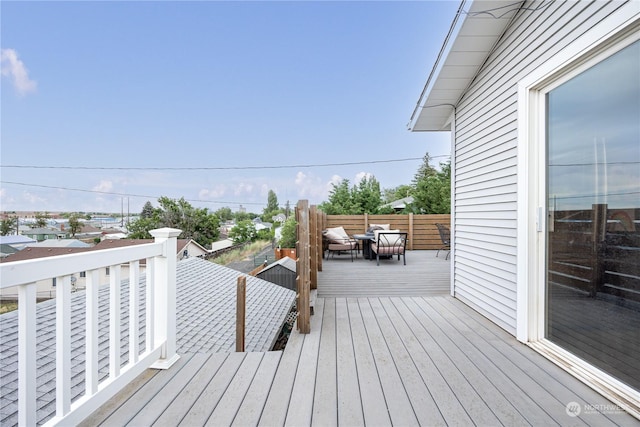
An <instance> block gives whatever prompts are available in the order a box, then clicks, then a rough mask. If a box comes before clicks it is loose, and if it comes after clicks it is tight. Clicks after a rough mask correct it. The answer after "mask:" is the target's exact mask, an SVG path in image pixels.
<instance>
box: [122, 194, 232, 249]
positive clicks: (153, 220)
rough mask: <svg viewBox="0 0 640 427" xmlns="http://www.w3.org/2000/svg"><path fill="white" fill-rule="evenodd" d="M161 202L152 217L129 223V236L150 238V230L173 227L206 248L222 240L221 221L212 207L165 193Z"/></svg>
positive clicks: (160, 199) (184, 236)
mask: <svg viewBox="0 0 640 427" xmlns="http://www.w3.org/2000/svg"><path fill="white" fill-rule="evenodd" d="M158 203H159V205H160V206H159V207H158V208H155V209H154V210H153V214H152V216H151V217H150V218H143V217H142V216H141V217H140V218H138V219H137V220H134V221H132V222H131V223H130V224H129V227H128V229H129V237H131V238H132V239H148V238H151V235H150V234H149V231H150V230H153V229H155V228H160V227H171V228H177V229H180V230H182V233H181V234H180V238H182V239H193V240H195V241H196V242H198V243H199V244H200V245H202V246H205V247H206V246H208V245H210V244H211V242H214V241H216V240H217V239H218V236H219V233H220V232H219V230H218V227H219V226H220V220H219V219H218V216H217V215H215V214H214V213H210V212H209V211H208V209H206V208H194V207H193V206H191V204H190V203H189V202H187V201H186V200H185V199H184V198H180V199H179V200H175V199H170V198H168V197H164V196H163V197H160V198H159V199H158Z"/></svg>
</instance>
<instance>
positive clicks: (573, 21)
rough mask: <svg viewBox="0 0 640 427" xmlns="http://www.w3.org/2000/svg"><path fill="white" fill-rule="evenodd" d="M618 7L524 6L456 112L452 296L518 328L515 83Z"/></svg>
mask: <svg viewBox="0 0 640 427" xmlns="http://www.w3.org/2000/svg"><path fill="white" fill-rule="evenodd" d="M621 6H623V4H622V3H621V2H615V3H606V2H586V1H585V2H545V3H543V2H527V3H526V4H525V7H526V8H527V9H528V10H522V11H520V12H519V15H518V16H517V18H516V19H515V20H514V22H513V23H512V25H511V27H510V28H509V29H508V30H507V32H506V34H505V35H504V37H503V38H502V40H501V41H500V42H499V43H498V45H497V47H496V50H495V51H494V53H493V54H492V55H491V57H490V58H489V59H488V60H487V62H486V63H485V65H484V67H483V69H482V70H481V71H480V72H479V74H478V77H477V78H476V79H475V81H474V82H473V84H472V85H471V86H470V88H469V90H468V91H467V92H466V93H465V95H464V97H463V99H462V100H461V102H460V103H459V105H458V108H457V110H456V135H455V137H456V141H455V146H454V152H455V161H456V163H455V180H454V209H455V213H456V214H455V238H454V240H453V241H454V244H455V260H454V262H455V265H454V284H455V295H456V297H458V298H460V299H461V300H462V301H464V302H465V303H467V304H469V305H470V306H471V307H473V308H474V309H476V310H478V311H479V312H481V313H482V314H484V315H485V316H487V317H488V318H489V319H491V320H492V321H494V322H495V323H496V324H498V325H500V326H501V327H502V328H504V329H505V330H507V331H508V332H510V333H512V334H515V330H516V267H517V257H516V254H517V246H516V245H517V239H516V235H517V229H516V227H517V182H518V181H517V179H518V177H517V164H518V163H517V162H518V159H517V143H518V141H517V132H518V123H517V116H518V110H517V108H518V105H517V86H518V82H519V80H521V79H522V78H523V77H524V76H527V75H528V74H529V73H531V72H532V71H533V70H535V69H536V68H537V67H538V66H540V65H541V64H543V63H544V62H545V61H547V60H549V59H550V58H551V57H552V56H553V55H555V54H557V52H558V51H560V50H561V49H563V48H565V47H566V46H567V45H569V44H571V43H572V42H573V41H574V40H575V39H576V38H578V37H580V36H581V35H582V34H584V33H585V32H587V31H588V30H589V28H591V27H593V25H595V24H596V23H597V22H599V21H601V20H602V19H604V18H606V17H607V16H609V15H610V14H612V13H614V12H615V11H616V10H617V9H618V8H619V7H621Z"/></svg>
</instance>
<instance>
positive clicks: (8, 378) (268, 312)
mask: <svg viewBox="0 0 640 427" xmlns="http://www.w3.org/2000/svg"><path fill="white" fill-rule="evenodd" d="M240 275H242V273H239V272H238V271H236V270H232V269H230V268H227V267H223V266H220V265H217V264H214V263H211V262H209V261H205V260H202V259H200V258H188V259H185V260H183V261H180V262H178V264H177V271H176V278H177V298H176V303H177V319H176V320H177V349H178V350H177V351H178V354H180V353H202V352H206V353H209V352H231V351H234V350H235V306H236V305H235V304H236V302H235V301H236V300H235V298H236V296H235V293H236V283H237V278H238V276H240ZM144 279H145V278H144V275H143V276H142V278H141V294H144ZM108 298H109V289H108V287H107V286H105V287H102V288H101V289H100V292H99V305H100V313H99V328H100V338H99V355H100V356H99V361H98V366H99V372H100V377H101V380H102V379H104V378H106V376H107V375H108V372H109V335H108V333H109V324H108V317H107V316H108ZM144 300H145V299H144V296H142V297H141V298H140V301H142V302H143V305H144ZM294 300H295V292H293V291H290V290H287V289H285V288H282V287H280V286H277V285H274V284H272V283H270V282H267V281H265V280H262V279H258V278H255V277H251V276H247V294H246V303H247V307H246V337H245V348H246V351H267V350H269V349H270V348H271V347H272V345H273V343H274V342H275V340H276V339H277V337H278V333H279V331H280V327H281V326H282V323H283V321H284V320H285V318H286V316H287V314H288V312H289V310H290V308H291V306H292V304H293V302H294ZM121 301H122V307H123V311H122V327H121V336H122V345H121V349H120V355H121V363H123V364H124V363H125V362H126V361H127V359H128V336H129V331H128V312H127V307H128V281H127V280H124V281H123V282H122V286H121ZM71 306H72V315H71V326H72V327H71V340H72V344H71V346H72V351H71V357H72V363H71V365H72V368H71V370H72V379H71V384H72V400H73V399H75V398H77V397H80V396H81V395H82V394H83V393H84V358H85V357H84V337H85V332H84V324H85V321H84V318H85V308H84V292H78V293H76V294H74V295H73V297H72V303H71ZM36 322H37V345H36V352H37V392H36V394H37V398H38V403H37V407H38V413H37V419H38V423H43V422H45V421H46V420H48V419H49V418H51V417H52V416H53V415H54V413H55V342H56V339H55V300H49V301H45V302H43V303H40V304H38V306H37V320H36ZM144 327H145V309H144V306H143V307H141V310H140V347H141V349H142V348H144V341H145V339H144ZM17 369H18V316H17V311H13V312H10V313H6V314H3V315H1V316H0V425H2V426H9V425H16V424H17V416H18V414H17V409H18V391H17V386H18V372H17Z"/></svg>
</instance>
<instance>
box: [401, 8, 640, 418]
mask: <svg viewBox="0 0 640 427" xmlns="http://www.w3.org/2000/svg"><path fill="white" fill-rule="evenodd" d="M639 40H640V2H638V1H614V2H601V1H598V2H564V1H561V2H551V1H545V2H540V1H534V2H530V1H527V2H510V3H506V2H500V1H473V2H463V5H462V7H461V10H460V11H459V12H458V15H457V16H456V17H455V20H454V24H453V25H452V28H451V32H450V34H449V35H448V36H447V39H446V41H445V45H444V46H443V50H442V52H441V54H440V55H439V57H438V61H437V62H436V64H435V65H434V68H433V71H432V73H431V75H430V76H429V78H428V81H427V83H426V86H425V88H424V91H423V92H422V95H421V96H420V99H419V102H418V105H417V107H416V109H415V110H414V112H413V115H412V117H411V122H410V124H409V127H410V130H412V131H414V132H418V131H449V132H451V135H452V148H451V154H452V162H451V164H452V197H451V200H452V209H451V211H452V215H451V216H452V218H451V225H452V227H451V236H452V245H451V249H452V251H451V259H452V274H451V277H452V283H451V293H452V295H454V296H455V297H456V298H458V299H460V300H461V301H463V302H465V303H467V304H468V305H469V306H470V307H472V308H473V309H475V310H477V311H478V312H480V313H482V314H483V315H485V316H486V317H487V318H488V319H490V320H491V321H493V322H495V323H496V324H498V325H500V326H501V327H502V328H504V329H505V330H506V331H508V332H509V333H510V334H513V335H515V336H516V337H517V339H518V340H520V341H522V342H524V343H528V344H529V345H531V346H532V347H534V348H536V349H537V350H539V351H540V352H541V353H543V354H545V355H546V356H547V357H549V358H551V359H553V360H554V361H555V362H556V363H557V364H558V365H559V366H562V367H564V368H565V369H567V370H569V371H570V372H572V374H574V375H576V376H577V377H579V378H580V379H581V380H583V381H584V382H586V383H588V384H589V385H591V386H592V387H593V388H595V389H596V390H598V391H599V392H600V393H602V394H604V395H605V396H606V397H608V398H610V399H611V400H613V401H614V402H617V403H620V404H622V405H626V406H625V407H627V408H629V407H630V408H632V410H635V411H636V413H639V412H640V365H639V364H638V354H640V335H639V334H638V325H640V277H639V276H640V272H639V271H638V266H639V265H640V255H639V254H640V236H639V234H638V230H640V196H639V195H640V142H639V141H640V126H639V123H640V122H639V120H640V119H639V118H640V78H639V76H640V41H639ZM605 349H606V351H605Z"/></svg>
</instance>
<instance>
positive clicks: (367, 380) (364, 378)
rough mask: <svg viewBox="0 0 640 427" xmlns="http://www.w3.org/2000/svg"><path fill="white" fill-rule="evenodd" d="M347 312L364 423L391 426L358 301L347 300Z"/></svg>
mask: <svg viewBox="0 0 640 427" xmlns="http://www.w3.org/2000/svg"><path fill="white" fill-rule="evenodd" d="M347 310H348V312H349V323H350V325H351V334H352V343H353V351H354V352H353V356H354V358H355V360H354V362H355V364H356V372H357V379H358V386H359V388H360V398H361V401H362V411H363V416H364V422H365V424H368V425H374V424H375V425H391V419H390V418H389V409H388V408H387V402H386V399H385V395H384V392H383V391H382V384H381V382H380V375H379V374H378V370H377V367H376V363H375V361H374V358H373V354H372V352H371V345H370V342H369V337H368V336H367V333H366V330H365V327H364V321H363V319H362V315H361V313H360V306H359V304H358V300H357V299H354V298H348V299H347Z"/></svg>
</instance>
